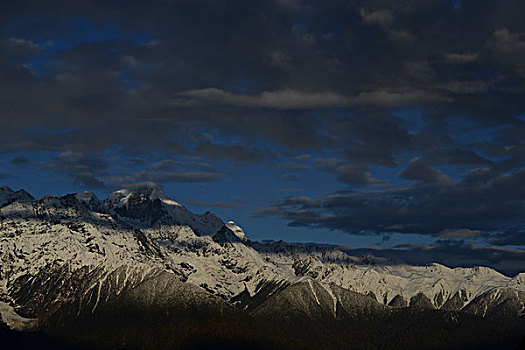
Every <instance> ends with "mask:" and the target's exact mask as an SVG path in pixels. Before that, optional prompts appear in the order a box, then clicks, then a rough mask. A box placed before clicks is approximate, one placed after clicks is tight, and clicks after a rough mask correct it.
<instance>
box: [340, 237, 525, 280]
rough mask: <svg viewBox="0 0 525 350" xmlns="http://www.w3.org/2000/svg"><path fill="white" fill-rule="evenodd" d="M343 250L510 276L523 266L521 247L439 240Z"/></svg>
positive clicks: (414, 262)
mask: <svg viewBox="0 0 525 350" xmlns="http://www.w3.org/2000/svg"><path fill="white" fill-rule="evenodd" d="M343 249H344V248H343ZM344 250H345V251H347V252H348V253H349V254H350V255H354V256H362V255H372V256H376V257H383V258H388V259H395V260H400V261H403V262H405V263H408V264H415V265H426V264H429V263H435V262H437V263H441V264H444V265H446V266H449V267H474V266H487V267H491V268H494V269H496V270H498V271H500V272H502V273H504V274H506V275H508V276H514V275H516V274H517V273H520V272H522V271H523V269H525V252H524V251H523V250H518V249H502V248H499V247H494V246H488V247H476V246H474V245H472V244H468V243H465V242H462V241H450V240H440V241H437V242H436V243H434V244H432V245H430V246H420V245H415V244H412V243H408V244H397V245H394V246H392V247H387V248H382V249H370V248H364V249H344Z"/></svg>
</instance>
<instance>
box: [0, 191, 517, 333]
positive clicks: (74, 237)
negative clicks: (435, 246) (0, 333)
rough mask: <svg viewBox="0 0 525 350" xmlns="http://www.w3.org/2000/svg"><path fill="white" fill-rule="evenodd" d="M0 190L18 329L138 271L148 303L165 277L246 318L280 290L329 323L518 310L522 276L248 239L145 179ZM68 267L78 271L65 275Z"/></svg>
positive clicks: (273, 308)
mask: <svg viewBox="0 0 525 350" xmlns="http://www.w3.org/2000/svg"><path fill="white" fill-rule="evenodd" d="M18 192H19V191H18ZM0 193H4V194H5V196H4V197H3V198H5V199H4V204H0V249H1V254H0V263H1V267H0V302H2V303H4V304H3V305H4V307H3V308H2V310H4V311H2V315H3V317H4V314H5V315H6V316H5V317H6V318H8V317H11V319H14V318H13V317H15V318H16V317H21V319H19V320H18V321H19V323H18V324H17V325H16V326H15V327H14V328H18V329H24V327H25V326H24V321H23V319H27V320H29V321H27V322H26V323H27V327H28V328H30V329H32V328H34V327H35V326H34V325H35V322H36V323H37V324H38V325H39V326H38V327H40V328H43V329H45V328H46V325H47V327H49V324H51V323H53V322H56V320H57V318H58V319H60V317H65V316H64V315H65V314H64V312H65V311H63V310H64V305H69V304H68V303H71V302H73V303H77V302H78V303H79V304H78V305H84V306H82V307H79V308H78V310H79V311H78V315H84V313H85V314H86V315H87V316H85V317H88V318H89V317H91V316H89V315H90V314H91V315H95V314H97V308H98V307H99V305H105V304H107V303H111V302H113V301H114V300H120V299H119V295H120V294H121V293H122V292H123V291H128V292H126V293H136V292H135V289H136V288H139V286H140V285H141V284H142V283H143V281H145V280H152V282H151V286H152V287H151V288H154V290H151V291H143V293H146V292H147V293H150V294H151V295H152V298H153V299H152V300H154V302H153V304H151V305H152V307H153V306H154V308H159V307H161V308H162V307H163V306H162V305H165V304H163V302H162V300H164V299H165V297H164V296H162V295H164V294H162V293H163V291H165V290H167V289H166V288H168V285H167V284H166V283H165V282H160V281H162V280H165V279H166V278H167V280H170V281H179V282H180V283H181V286H185V285H188V286H192V287H191V288H189V289H188V288H185V287H184V288H182V289H178V291H179V292H177V293H180V294H181V295H182V296H183V295H185V294H186V293H189V294H194V293H195V292H194V291H193V290H194V289H192V288H197V289H195V291H197V290H198V291H199V292H198V294H199V295H200V293H205V294H202V295H213V296H214V297H216V298H218V299H217V300H223V301H224V302H225V303H226V304H225V305H229V306H228V307H230V306H231V307H234V308H236V309H238V310H241V311H240V312H242V313H247V314H248V315H250V316H249V317H254V318H255V319H257V320H258V319H271V318H273V317H276V314H277V315H278V314H279V313H282V311H279V310H281V308H282V307H281V306H279V305H280V304H279V303H277V304H276V303H275V300H280V299H282V300H292V301H291V303H292V304H293V308H295V309H299V310H302V311H301V312H306V314H304V315H305V317H307V318H308V319H313V320H314V319H317V318H319V317H321V319H323V320H326V319H330V320H331V321H330V322H343V321H344V319H353V318H359V317H365V316H363V315H368V312H370V311H365V310H376V311H374V312H375V313H377V314H378V315H380V316H378V319H382V318H384V317H394V316H388V315H394V314H396V315H397V313H399V312H401V311H395V310H401V309H410V310H429V311H428V312H430V311H431V310H435V311H440V312H442V313H443V315H445V316H443V317H444V319H443V320H442V321H439V322H445V321H444V320H445V319H447V317H449V316H447V315H448V313H450V312H461V314H468V315H472V316H473V317H479V318H480V319H484V318H485V319H490V320H494V322H499V321H505V322H507V321H508V322H518V323H519V322H522V320H523V319H524V315H525V283H523V282H524V278H525V277H524V276H525V274H523V273H522V274H518V275H516V276H514V277H508V276H505V275H503V274H501V273H499V272H497V271H495V270H492V269H490V268H486V267H476V268H453V269H452V268H448V267H446V266H443V265H440V264H430V265H426V266H409V265H403V264H401V263H400V262H396V263H393V264H391V265H381V264H379V263H375V262H374V259H373V257H370V256H363V257H354V256H350V255H348V254H347V253H345V252H344V251H342V250H341V249H338V248H337V247H336V246H329V245H328V246H327V245H316V244H292V243H285V242H256V241H252V240H250V239H249V238H247V237H249V235H248V236H247V235H245V233H244V231H243V230H242V228H240V227H239V226H237V225H236V224H235V223H234V222H233V221H228V222H224V221H222V220H221V219H220V218H218V217H217V216H215V215H213V214H211V213H205V214H193V213H192V212H191V211H189V210H188V209H187V208H185V207H184V206H182V205H181V204H179V203H177V202H175V201H174V200H173V199H171V198H169V197H167V196H166V195H164V194H163V193H162V192H160V190H159V189H158V188H155V187H152V186H145V187H144V188H140V187H139V188H137V187H135V188H133V189H124V190H120V191H117V192H114V193H113V194H111V195H110V196H109V197H108V198H107V199H105V200H99V199H98V198H97V197H96V196H95V195H94V194H92V193H80V194H67V195H64V196H60V197H55V196H46V197H43V198H41V199H38V200H36V199H34V198H33V197H28V196H26V195H23V196H20V195H18V194H15V193H16V192H14V191H12V190H10V189H6V188H2V190H1V192H0ZM29 196H30V195H29ZM119 271H120V272H119ZM148 271H149V272H148ZM41 275H44V276H47V277H46V278H45V279H42V278H40V277H39V276H41ZM76 275H80V276H85V277H83V278H73V277H68V276H76ZM93 276H95V277H93ZM108 276H111V277H108ZM161 276H164V277H161ZM170 276H171V277H170ZM69 278H72V279H71V282H67V281H68V279H69ZM83 279H85V280H91V281H92V282H91V283H90V284H89V285H85V284H83V282H82V280H83ZM75 281H76V282H75ZM131 281H136V282H133V283H135V284H133V283H132V282H131ZM179 282H176V284H178V283H179ZM129 283H132V284H129ZM171 283H175V282H171ZM42 293H43V294H42ZM35 295H47V296H48V297H49V298H50V299H46V298H40V297H38V298H35V297H34V296H35ZM285 295H289V296H290V297H285ZM293 295H296V296H297V298H295V299H294V298H293V297H292V296H293ZM299 295H303V297H298V296H299ZM161 296H162V297H161ZM276 296H279V299H275V298H276ZM283 298H284V299H283ZM287 298H288V299H287ZM197 299H199V298H197ZM201 299H202V301H199V302H197V301H194V302H192V303H193V304H195V305H196V306H195V307H197V309H199V307H200V306H198V305H200V304H199V303H200V302H202V303H205V300H208V299H207V298H204V297H202V298H201ZM82 300H86V301H85V303H87V304H82V303H83V302H82ZM181 300H189V299H184V298H183V299H181ZM191 300H195V299H191ZM300 300H308V302H307V303H306V304H304V303H303V304H297V303H299V302H300ZM177 302H178V301H173V303H177ZM217 302H218V301H215V302H213V303H217ZM294 303H295V304H294ZM312 303H313V304H312ZM183 304H184V302H183ZM86 305H87V306H86ZM108 305H109V304H108ZM300 305H302V306H300ZM220 307H223V306H220ZM310 308H313V309H312V310H317V311H315V312H314V311H312V312H311V313H310V312H307V310H310ZM31 310H32V311H31ZM38 310H40V311H38ZM61 310H62V311H61ZM263 310H264V311H263ZM343 310H344V311H343ZM352 310H353V311H352ZM151 312H154V313H155V312H156V311H151ZM341 312H342V314H341ZM393 312H394V314H392V313H393ZM425 312H426V311H425ZM301 314H302V313H301ZM17 315H18V316H17ZM264 315H266V316H264ZM297 315H298V314H296V315H295V316H294V317H298V316H297ZM319 315H321V316H319ZM341 315H343V316H341ZM71 317H72V315H70V314H68V316H67V318H68V320H71V319H72V318H71ZM108 317H109V316H108ZM235 317H237V316H235ZM239 317H241V316H239ZM242 317H244V316H242ZM366 317H368V316H366ZM396 317H397V316H396ZM440 317H441V316H440ZM438 319H439V320H441V318H438ZM35 320H36V321H35ZM509 320H510V321H509ZM68 322H69V321H68ZM70 322H74V320H73V321H70ZM344 322H346V321H344ZM378 322H379V321H378ZM381 322H382V321H381ZM435 322H438V321H435ZM469 322H471V321H469ZM472 322H474V321H472ZM8 324H9V323H8ZM38 327H37V328H38Z"/></svg>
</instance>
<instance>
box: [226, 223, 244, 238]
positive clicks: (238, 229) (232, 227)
mask: <svg viewBox="0 0 525 350" xmlns="http://www.w3.org/2000/svg"><path fill="white" fill-rule="evenodd" d="M225 225H226V227H227V228H229V229H230V230H231V231H232V232H233V233H234V234H235V235H236V236H237V237H238V238H239V239H240V240H242V241H245V240H246V239H247V238H246V234H245V233H244V231H243V229H242V228H241V227H240V226H238V225H237V224H236V223H235V222H233V221H228V222H227V223H225Z"/></svg>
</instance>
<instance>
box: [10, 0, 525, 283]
mask: <svg viewBox="0 0 525 350" xmlns="http://www.w3.org/2000/svg"><path fill="white" fill-rule="evenodd" d="M524 14H525V2H523V1H518V0H502V1H492V0H464V1H463V0H455V1H448V0H398V1H386V0H369V1H336V0H334V1H314V0H304V1H302V0H264V1H257V0H252V1H239V0H228V1H221V0H210V1H190V0H180V1H179V0H172V1H168V0H151V1H147V2H144V1H82V2H77V1H58V0H50V1H45V2H44V1H24V0H17V1H12V0H7V1H2V3H1V4H0V121H1V124H2V125H1V127H0V183H2V184H3V185H6V186H9V187H11V188H13V189H15V190H18V189H21V188H23V189H26V190H27V191H29V192H30V193H32V194H33V195H34V196H35V197H37V198H38V197H41V196H44V195H46V194H52V195H63V194H65V193H71V192H81V191H93V192H95V193H96V194H97V196H98V197H99V198H105V197H106V196H107V195H108V194H109V193H111V192H112V191H114V190H116V189H119V188H122V187H123V186H127V185H129V184H133V183H141V182H154V183H156V184H159V185H160V186H162V187H163V188H164V192H165V193H166V194H167V195H169V196H170V197H172V198H174V199H175V200H177V201H179V202H181V203H183V204H184V205H186V206H187V207H188V208H189V209H190V210H192V211H194V212H205V211H211V212H214V213H216V214H217V215H218V216H220V217H221V218H223V219H224V220H230V219H231V220H234V221H235V222H237V223H238V224H239V225H240V226H242V227H243V228H244V230H245V231H246V234H247V236H248V237H250V238H252V239H254V240H266V239H271V240H279V239H282V240H285V241H292V242H319V243H330V244H341V245H344V246H345V247H348V249H358V250H359V252H372V253H376V254H390V255H393V256H396V257H401V258H403V259H406V260H414V261H416V260H417V261H416V262H418V263H425V262H429V261H431V260H432V261H439V262H441V263H444V264H447V265H449V266H471V265H478V264H479V265H486V266H492V267H495V268H497V269H499V270H501V271H505V272H507V273H516V272H520V271H525V252H524V250H523V247H524V246H525V21H524V20H523V19H524V17H523V16H524Z"/></svg>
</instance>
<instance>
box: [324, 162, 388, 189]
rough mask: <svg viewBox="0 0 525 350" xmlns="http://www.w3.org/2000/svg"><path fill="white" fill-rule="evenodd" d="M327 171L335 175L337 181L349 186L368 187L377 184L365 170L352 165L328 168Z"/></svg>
mask: <svg viewBox="0 0 525 350" xmlns="http://www.w3.org/2000/svg"><path fill="white" fill-rule="evenodd" d="M328 169H329V171H331V172H333V173H334V174H336V175H337V181H339V182H343V183H347V184H350V185H369V184H373V183H377V182H379V181H378V180H377V179H374V178H372V176H371V175H370V173H369V172H368V171H366V170H365V169H363V168H361V167H357V166H352V165H339V166H334V167H328Z"/></svg>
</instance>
